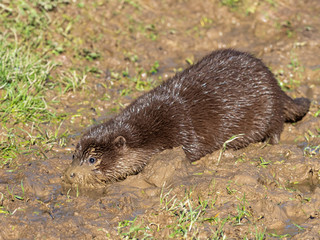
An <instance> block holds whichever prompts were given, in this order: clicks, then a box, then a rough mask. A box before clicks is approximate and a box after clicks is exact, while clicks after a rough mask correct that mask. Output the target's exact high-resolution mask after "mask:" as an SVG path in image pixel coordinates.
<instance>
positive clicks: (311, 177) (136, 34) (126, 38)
mask: <svg viewBox="0 0 320 240" xmlns="http://www.w3.org/2000/svg"><path fill="white" fill-rule="evenodd" d="M93 2H94V3H93ZM223 2H227V1H201V2H198V1H188V0H186V1H180V0H179V1H170V0H164V1H161V4H160V3H159V1H154V0H137V1H116V0H110V1H82V3H83V7H81V8H80V7H77V3H76V1H72V2H70V3H69V4H67V5H63V6H61V7H58V8H56V9H54V11H52V12H49V13H48V14H49V15H50V17H51V18H52V19H55V18H58V17H59V16H68V17H69V18H71V19H75V21H74V22H73V25H72V29H71V30H70V35H71V38H68V40H65V39H63V38H62V37H61V38H59V37H58V35H57V36H55V35H54V39H55V41H57V42H63V41H70V42H73V43H74V44H75V45H76V47H75V48H72V49H71V46H70V49H66V50H65V52H63V53H62V54H60V55H57V56H55V61H60V62H61V63H62V66H61V70H63V69H64V68H69V67H71V66H77V67H78V68H79V69H81V68H85V67H86V66H90V67H91V68H92V69H99V70H100V74H95V73H92V74H88V76H87V78H86V83H85V85H84V88H83V89H82V90H81V91H80V90H79V91H75V92H67V93H65V94H64V95H62V96H59V97H58V98H59V101H60V103H59V104H56V105H55V106H54V107H55V108H56V110H57V111H58V112H61V113H67V114H69V115H70V116H72V117H70V118H67V120H66V121H64V122H63V124H62V125H61V131H63V130H64V129H71V134H72V135H70V136H69V138H68V141H67V145H66V146H65V147H61V146H59V145H56V146H55V147H53V148H52V149H51V150H50V151H48V152H45V153H43V154H45V156H46V158H45V160H43V159H42V158H41V159H40V158H39V157H38V156H33V155H23V154H21V155H19V156H18V162H19V163H20V166H19V168H18V170H17V171H14V172H11V171H6V169H0V206H5V207H6V209H9V212H10V214H0V222H1V230H0V238H3V239H71V238H72V239H120V238H126V239H144V238H146V239H152V238H154V239H167V238H170V237H172V238H185V239H220V238H221V239H245V238H247V239H278V238H282V239H319V238H320V180H319V179H320V178H319V177H320V161H319V158H320V154H319V146H320V119H319V117H318V114H319V109H320V107H319V106H320V105H319V101H320V57H319V56H320V41H319V39H320V25H319V22H320V15H319V12H320V2H319V1H318V0H304V1H293V0H289V1H284V0H279V1H240V3H239V4H238V5H236V6H233V7H232V6H226V5H224V4H222V3H223ZM230 2H233V1H230ZM234 2H238V1H234ZM225 47H231V48H235V49H238V50H242V51H250V52H251V53H253V54H255V55H256V56H257V57H259V58H261V59H262V60H263V61H264V62H265V63H266V64H267V65H268V66H269V67H270V68H271V69H272V71H273V72H274V73H275V74H276V76H277V78H278V80H279V81H280V83H281V84H280V85H281V87H282V88H283V89H284V90H285V91H286V93H287V94H288V95H290V96H291V97H293V98H295V97H308V98H309V99H311V100H312V103H311V108H310V112H309V113H308V114H307V115H306V116H305V117H304V118H303V120H302V121H300V122H298V123H294V124H286V125H285V129H284V131H283V133H282V135H281V139H280V143H279V144H278V145H268V144H266V143H259V144H251V145H250V146H249V147H247V148H244V149H241V150H238V151H233V150H226V151H225V150H224V149H222V150H221V151H217V152H214V153H213V154H210V155H207V156H205V157H203V158H202V159H201V160H199V161H196V162H195V163H194V164H191V163H189V162H188V161H186V159H185V155H184V153H183V151H182V149H181V148H175V149H173V150H167V151H164V152H162V153H160V154H157V155H155V156H154V157H153V158H152V159H151V161H150V163H149V164H148V165H147V166H146V167H145V168H144V170H143V171H142V172H141V173H139V174H137V175H135V176H130V177H128V178H127V179H126V180H124V181H121V182H117V183H114V184H110V185H106V187H104V188H99V189H82V188H81V187H79V188H78V187H74V186H73V187H71V186H68V185H65V184H64V183H63V182H62V180H61V177H62V176H63V173H64V171H65V169H66V168H67V167H68V165H69V164H70V163H71V161H72V152H73V150H74V148H75V144H76V143H77V142H78V140H79V138H80V135H81V133H82V132H84V130H85V129H86V128H87V127H89V126H90V125H91V124H93V123H95V122H100V121H102V120H104V119H108V118H110V117H112V116H113V115H114V114H115V112H118V111H121V107H119V106H126V105H127V104H128V103H130V101H132V100H133V99H134V98H136V97H137V96H139V95H141V94H143V91H137V90H135V87H136V82H125V81H124V80H122V78H116V77H114V73H117V72H120V73H121V72H122V71H127V72H128V74H129V76H132V77H133V76H139V77H140V80H141V81H142V82H143V84H144V85H143V86H144V89H143V90H148V89H149V88H152V87H153V86H155V85H157V84H159V83H160V82H161V81H163V80H165V79H167V78H168V77H170V76H172V75H173V74H174V72H175V71H179V69H183V68H185V67H186V66H187V65H188V64H189V63H190V62H194V61H196V60H197V59H200V58H201V56H204V55H205V54H207V53H209V52H210V51H212V50H214V49H219V48H225ZM82 49H87V50H88V51H90V52H98V53H99V55H100V57H99V58H94V59H90V61H89V60H86V59H84V58H74V53H75V52H78V53H79V52H81V51H82ZM80 55H81V54H80ZM156 61H158V62H159V68H158V69H157V71H155V72H149V73H148V74H147V75H145V74H140V75H139V69H142V68H143V69H151V68H152V66H153V65H154V63H155V62H156ZM53 76H54V75H53ZM127 79H128V78H127ZM150 79H151V80H150ZM126 89H130V94H123V91H124V90H126ZM50 94H51V93H48V96H47V98H48V99H50V98H53V97H54V96H51V95H50ZM36 147H37V146H35V148H36ZM17 196H23V197H22V198H21V199H20V200H19V197H17ZM170 199H171V200H170ZM204 203H206V204H204ZM204 205H205V206H204ZM191 206H192V207H191ZM1 211H3V208H0V212H1ZM194 211H196V213H197V215H190V216H189V215H188V216H189V218H188V221H182V220H181V219H184V218H183V217H184V216H185V215H182V213H185V214H186V215H187V214H191V213H193V212H194ZM192 219H196V220H195V221H194V222H192V221H193V220H192ZM190 222H192V223H193V225H190ZM186 226H187V227H186ZM258 233H262V234H261V235H260V236H261V237H260V238H259V236H258V235H259V234H258Z"/></svg>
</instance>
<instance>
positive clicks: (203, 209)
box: [118, 190, 266, 240]
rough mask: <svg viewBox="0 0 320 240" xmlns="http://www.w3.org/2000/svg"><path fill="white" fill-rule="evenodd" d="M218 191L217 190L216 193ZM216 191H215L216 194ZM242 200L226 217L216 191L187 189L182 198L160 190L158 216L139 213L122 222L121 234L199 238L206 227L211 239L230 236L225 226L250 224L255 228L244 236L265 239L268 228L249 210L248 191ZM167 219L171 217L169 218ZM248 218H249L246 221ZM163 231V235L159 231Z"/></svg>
mask: <svg viewBox="0 0 320 240" xmlns="http://www.w3.org/2000/svg"><path fill="white" fill-rule="evenodd" d="M213 194H214V193H213ZM214 195H215V194H214ZM236 201H238V202H239V203H238V204H237V206H236V209H235V211H234V212H232V213H229V214H228V215H227V216H225V217H221V218H220V217H219V214H220V212H219V211H218V210H216V208H215V204H216V198H215V197H214V196H212V193H208V196H203V197H200V196H198V197H196V196H193V191H192V190H186V191H185V196H184V197H183V198H179V197H177V196H176V195H172V190H170V191H168V192H166V193H164V191H163V190H162V191H161V194H160V205H159V209H157V210H155V212H154V213H153V214H151V216H160V222H157V221H155V220H154V219H157V218H151V220H150V219H149V218H147V219H146V218H143V219H141V217H136V218H135V219H134V220H124V221H121V222H119V224H118V234H119V235H120V236H122V237H124V238H125V239H158V238H168V239H199V234H200V233H201V231H203V229H207V230H206V231H208V229H211V232H210V233H208V234H209V236H210V237H209V239H217V240H218V239H226V237H227V236H226V234H225V231H224V229H225V227H226V226H227V225H229V226H230V225H231V226H233V227H236V226H239V225H245V224H250V225H252V230H251V232H250V230H249V231H248V232H247V235H248V236H245V237H244V238H243V239H264V238H265V232H266V230H265V229H263V230H260V229H258V228H257V226H256V225H255V224H254V218H253V216H252V214H251V213H250V211H249V210H248V202H247V199H246V195H245V193H244V194H243V197H242V198H237V200H236ZM166 219H167V221H166ZM244 219H246V220H245V221H243V220H244ZM150 226H156V228H150ZM157 234H160V235H157Z"/></svg>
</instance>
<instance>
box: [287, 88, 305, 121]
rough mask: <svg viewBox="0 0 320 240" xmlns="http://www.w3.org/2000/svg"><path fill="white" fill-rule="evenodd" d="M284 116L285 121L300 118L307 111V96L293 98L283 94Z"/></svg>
mask: <svg viewBox="0 0 320 240" xmlns="http://www.w3.org/2000/svg"><path fill="white" fill-rule="evenodd" d="M284 95H285V97H284V104H283V110H284V116H285V121H286V122H296V121H299V120H301V119H302V118H303V117H304V116H305V115H306V114H307V112H308V111H309V107H310V100H309V99H307V98H295V99H292V98H291V97H289V96H287V95H286V94H284Z"/></svg>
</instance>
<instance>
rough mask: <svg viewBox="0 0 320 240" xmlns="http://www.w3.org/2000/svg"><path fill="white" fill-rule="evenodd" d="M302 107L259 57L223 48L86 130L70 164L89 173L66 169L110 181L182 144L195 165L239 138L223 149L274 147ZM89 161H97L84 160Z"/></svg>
mask: <svg viewBox="0 0 320 240" xmlns="http://www.w3.org/2000/svg"><path fill="white" fill-rule="evenodd" d="M309 105H310V101H309V100H308V99H306V98H298V99H294V100H293V99H291V98H290V97H288V96H287V95H286V94H285V93H284V92H283V91H282V90H281V89H280V87H279V86H278V83H277V80H276V79H275V77H274V75H273V74H272V73H271V72H270V70H269V69H268V68H267V67H266V66H265V65H264V64H263V63H262V61H261V60H259V59H257V58H255V57H253V56H252V55H250V54H248V53H243V52H239V51H235V50H230V49H226V50H218V51H214V52H212V53H211V54H209V55H207V56H205V57H204V58H203V59H202V60H200V61H199V62H198V63H196V64H195V65H193V66H190V67H189V68H187V69H186V70H184V71H183V72H181V73H178V74H176V75H175V76H174V77H173V78H171V79H169V80H168V81H166V82H164V83H162V84H161V85H160V86H158V87H157V88H155V89H153V90H152V91H150V92H148V93H146V94H144V95H142V96H141V97H139V98H138V99H136V100H135V101H134V102H133V103H131V104H130V105H129V106H128V107H127V108H126V109H124V110H123V112H122V113H120V114H119V115H117V116H116V117H115V118H113V119H111V120H109V121H108V122H105V123H102V124H99V125H97V126H94V127H92V128H91V129H90V130H89V131H87V132H86V133H85V134H84V135H83V136H82V138H81V140H80V142H79V144H78V145H77V148H76V150H75V154H74V161H73V166H77V167H79V166H81V167H83V168H84V167H88V168H90V171H89V173H88V174H87V176H84V175H83V174H82V176H77V172H76V171H74V167H71V168H70V169H69V170H68V174H70V173H71V174H70V175H72V176H68V177H69V178H70V181H71V182H82V183H83V182H86V180H85V179H91V178H92V176H93V178H96V179H99V181H102V182H108V181H116V180H119V179H123V178H125V177H126V176H127V175H130V174H134V173H137V172H139V171H140V170H141V169H142V168H143V167H144V165H145V164H147V163H148V160H149V159H150V157H151V156H152V155H153V154H155V153H157V152H160V151H162V150H164V149H168V148H173V147H176V146H180V145H182V146H183V149H184V151H185V153H186V156H187V158H188V159H189V160H190V161H195V160H198V159H199V158H201V157H203V156H205V155H206V154H208V153H212V152H213V151H215V150H218V149H220V148H221V147H222V145H223V143H224V142H226V141H227V140H228V139H230V138H231V137H232V136H234V135H240V134H243V135H241V136H240V137H239V138H237V139H235V140H234V141H231V142H230V143H228V145H227V146H228V147H229V148H233V149H239V148H243V147H246V146H247V145H248V144H249V143H253V142H260V141H266V140H268V141H269V142H270V143H272V144H276V143H278V141H279V138H280V134H281V132H282V130H283V124H284V122H285V121H290V122H294V121H297V120H300V119H301V118H302V117H303V116H304V115H305V114H306V113H307V112H308V110H309ZM90 157H91V158H94V159H95V160H96V162H95V163H93V164H91V163H89V159H90ZM89 175H90V177H89ZM79 178H81V180H79ZM88 181H89V182H92V180H88Z"/></svg>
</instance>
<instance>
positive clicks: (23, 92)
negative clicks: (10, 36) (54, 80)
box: [0, 41, 54, 123]
mask: <svg viewBox="0 0 320 240" xmlns="http://www.w3.org/2000/svg"><path fill="white" fill-rule="evenodd" d="M0 59H1V61H0V89H1V92H0V102H1V106H2V107H1V109H0V121H1V122H4V123H6V122H8V121H10V122H11V123H18V122H27V121H37V122H44V121H49V120H50V119H51V118H53V117H54V114H53V113H51V112H50V111H49V109H48V106H47V103H46V101H45V98H44V91H45V90H46V89H47V88H46V86H45V85H46V81H47V80H48V78H49V73H50V71H51V69H52V68H53V67H54V65H53V64H52V63H50V62H46V61H43V60H42V59H40V58H39V57H37V56H35V55H32V54H30V52H29V51H28V50H27V49H24V48H22V47H16V46H12V45H6V44H5V43H4V42H3V41H0Z"/></svg>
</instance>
